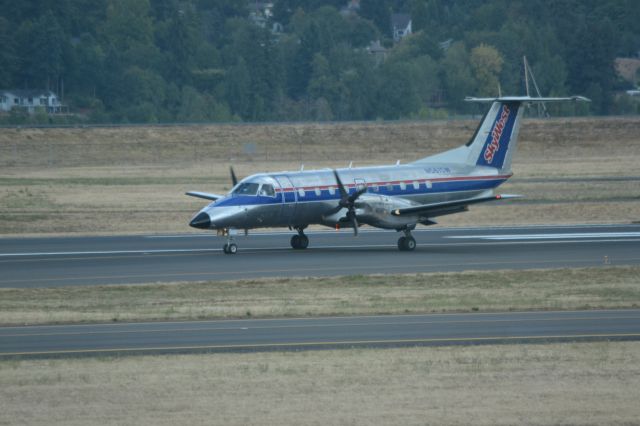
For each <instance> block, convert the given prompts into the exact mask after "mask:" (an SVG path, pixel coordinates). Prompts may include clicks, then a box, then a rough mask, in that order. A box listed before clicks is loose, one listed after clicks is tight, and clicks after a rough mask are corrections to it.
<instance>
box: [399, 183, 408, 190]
mask: <svg viewBox="0 0 640 426" xmlns="http://www.w3.org/2000/svg"><path fill="white" fill-rule="evenodd" d="M400 189H401V190H403V191H404V190H405V189H407V184H406V183H404V182H400Z"/></svg>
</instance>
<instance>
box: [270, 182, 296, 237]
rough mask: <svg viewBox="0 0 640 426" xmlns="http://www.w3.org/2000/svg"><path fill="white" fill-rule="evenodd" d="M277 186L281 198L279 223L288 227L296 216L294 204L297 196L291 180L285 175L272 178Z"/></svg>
mask: <svg viewBox="0 0 640 426" xmlns="http://www.w3.org/2000/svg"><path fill="white" fill-rule="evenodd" d="M274 178H275V179H276V181H277V182H278V185H280V195H281V198H282V209H281V210H280V217H281V222H282V224H283V225H285V226H288V225H291V224H292V222H293V217H294V215H295V214H296V204H297V203H298V194H297V192H296V188H294V186H293V184H292V183H291V180H290V179H289V178H288V177H287V176H286V175H276V176H274Z"/></svg>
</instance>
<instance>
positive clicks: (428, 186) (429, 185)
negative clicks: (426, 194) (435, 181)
mask: <svg viewBox="0 0 640 426" xmlns="http://www.w3.org/2000/svg"><path fill="white" fill-rule="evenodd" d="M426 185H427V188H429V189H431V182H429V181H427V182H426Z"/></svg>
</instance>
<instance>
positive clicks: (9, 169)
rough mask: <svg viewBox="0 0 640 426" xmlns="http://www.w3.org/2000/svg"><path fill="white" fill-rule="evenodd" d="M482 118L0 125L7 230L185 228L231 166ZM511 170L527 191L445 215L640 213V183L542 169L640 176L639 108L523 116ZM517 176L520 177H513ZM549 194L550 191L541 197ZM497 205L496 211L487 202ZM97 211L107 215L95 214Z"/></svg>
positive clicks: (449, 132)
mask: <svg viewBox="0 0 640 426" xmlns="http://www.w3.org/2000/svg"><path fill="white" fill-rule="evenodd" d="M476 124H477V121H475V120H471V121H448V122H401V123H378V122H372V123H331V124H313V123H307V124H266V125H217V126H187V127H171V126H169V127H153V126H146V127H144V126H143V127H125V128H85V129H3V131H2V132H0V235H10V234H22V235H25V234H42V233H47V234H68V233H81V234H96V233H103V234H105V233H132V232H153V233H165V232H185V231H190V230H189V229H188V226H187V222H188V220H189V218H190V217H191V215H192V213H193V212H195V211H197V210H199V208H200V207H202V205H203V202H202V200H197V199H192V198H190V197H185V196H184V195H183V193H184V192H185V191H187V190H190V189H200V190H203V191H210V192H223V191H225V190H227V189H229V177H228V166H229V164H233V165H234V166H235V167H236V171H237V172H238V174H239V175H241V176H244V175H248V174H251V173H255V172H257V171H280V170H291V169H294V170H295V169H297V168H298V167H299V165H300V163H305V168H306V169H309V168H312V167H343V166H345V165H347V164H348V162H349V161H351V160H354V161H355V165H356V166H358V165H369V164H381V163H394V162H395V160H396V159H400V160H402V161H404V162H407V161H412V160H414V159H416V158H421V157H424V156H427V155H430V154H434V153H436V152H439V151H442V150H445V149H448V148H452V147H455V146H457V145H459V144H461V143H463V142H465V141H466V140H467V139H468V138H469V137H470V135H471V134H472V133H473V130H474V128H475V126H476ZM520 142H521V143H520V148H519V154H518V155H517V156H516V159H515V162H514V171H515V173H516V178H514V180H513V181H512V182H509V183H508V184H506V185H505V186H504V189H503V190H502V191H503V192H509V193H521V194H524V195H525V196H527V199H526V202H527V203H531V202H533V203H535V204H534V205H531V204H526V205H519V204H518V203H512V206H510V207H509V208H500V209H492V207H485V206H480V207H475V208H473V209H472V210H471V212H469V213H468V214H465V215H454V216H451V217H445V218H442V219H441V221H442V223H443V224H447V225H465V226H466V225H490V224H495V223H501V224H528V223H576V222H583V223H594V222H600V223H602V222H630V221H637V220H640V189H639V187H640V184H639V181H638V180H635V181H629V182H597V183H596V182H589V183H586V184H584V183H583V184H579V183H577V182H558V181H548V182H545V181H544V180H543V181H536V182H531V181H529V180H527V179H530V178H536V179H540V178H542V179H545V178H553V179H558V178H566V177H573V178H575V177H578V178H580V177H595V178H602V177H622V176H629V175H631V176H635V177H639V176H640V174H638V172H637V164H638V163H639V162H640V118H619V119H605V118H591V119H554V120H544V121H541V120H527V121H526V122H525V123H524V125H523V127H522V131H521V141H520ZM518 179H520V180H518ZM541 201H543V202H544V203H540V202H541ZM487 209H492V210H491V212H492V214H491V215H488V214H486V213H487ZM96 215H99V217H100V218H101V221H100V222H99V223H98V224H97V226H96V222H95V220H94V219H95V217H96Z"/></svg>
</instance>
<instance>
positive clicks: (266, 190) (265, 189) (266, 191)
mask: <svg viewBox="0 0 640 426" xmlns="http://www.w3.org/2000/svg"><path fill="white" fill-rule="evenodd" d="M260 195H262V196H264V197H275V196H276V190H275V189H273V185H270V184H268V183H263V184H262V187H260Z"/></svg>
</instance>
